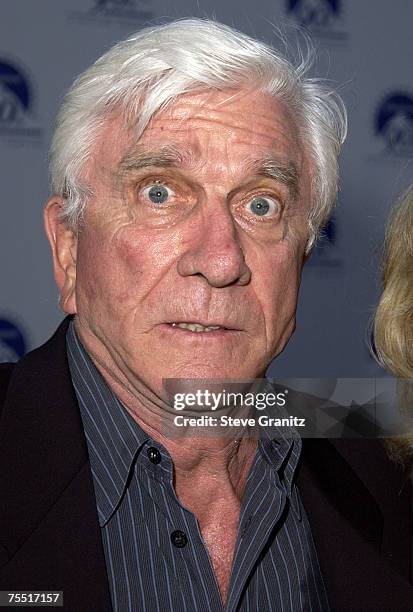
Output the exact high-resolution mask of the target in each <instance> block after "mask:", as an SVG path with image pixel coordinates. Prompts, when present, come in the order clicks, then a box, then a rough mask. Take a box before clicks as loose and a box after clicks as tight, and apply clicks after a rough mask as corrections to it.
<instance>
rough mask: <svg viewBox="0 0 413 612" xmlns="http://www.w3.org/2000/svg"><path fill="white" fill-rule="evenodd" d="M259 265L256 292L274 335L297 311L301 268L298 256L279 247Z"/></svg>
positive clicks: (288, 248)
mask: <svg viewBox="0 0 413 612" xmlns="http://www.w3.org/2000/svg"><path fill="white" fill-rule="evenodd" d="M258 262H260V263H259V264H258V265H257V267H256V268H255V272H256V274H255V277H256V279H257V280H256V283H255V287H256V289H255V292H256V295H257V297H258V298H259V299H260V302H261V306H262V309H263V311H264V316H265V320H266V327H267V332H268V333H271V330H274V329H282V328H283V327H284V325H285V324H286V323H287V322H288V321H289V320H290V319H291V316H292V315H293V314H294V312H295V309H296V304H297V293H298V287H299V279H300V269H301V266H300V265H299V262H298V259H297V253H296V252H293V250H292V249H291V247H290V246H288V245H285V246H281V245H277V247H275V249H274V250H273V252H272V253H271V254H270V255H268V252H267V255H266V256H261V257H260V258H259V259H258ZM263 262H265V263H263ZM260 296H261V298H260Z"/></svg>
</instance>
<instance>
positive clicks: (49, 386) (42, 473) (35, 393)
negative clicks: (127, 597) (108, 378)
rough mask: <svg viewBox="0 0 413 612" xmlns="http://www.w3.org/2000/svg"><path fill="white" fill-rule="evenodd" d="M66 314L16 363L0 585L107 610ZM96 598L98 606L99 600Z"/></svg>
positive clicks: (7, 414)
mask: <svg viewBox="0 0 413 612" xmlns="http://www.w3.org/2000/svg"><path fill="white" fill-rule="evenodd" d="M68 323H69V319H66V320H65V321H64V322H63V323H62V325H61V326H60V327H59V329H58V330H57V332H56V334H55V335H54V336H53V338H52V339H51V340H49V342H47V343H46V344H45V345H44V346H43V347H41V348H40V349H37V350H35V351H33V352H32V353H29V354H28V355H27V356H26V357H24V358H23V359H22V360H21V361H20V362H19V363H18V364H17V365H16V366H15V368H14V370H13V373H12V376H11V379H10V382H9V386H8V390H7V395H6V401H5V405H4V410H3V416H2V421H1V434H0V435H1V438H0V499H2V500H7V503H6V504H2V505H1V507H0V525H1V530H2V531H1V534H0V538H1V539H0V542H1V545H2V549H1V551H0V554H1V556H2V558H1V559H0V565H1V566H2V569H1V570H0V585H1V587H2V588H5V589H12V588H13V589H16V590H18V589H20V590H21V589H25V590H29V589H38V590H39V589H43V590H52V589H58V590H63V591H64V605H65V607H66V606H67V608H68V609H70V610H77V609H79V610H80V609H82V610H88V609H90V610H92V609H99V610H110V609H111V605H110V592H109V585H108V579H107V574H106V565H105V558H104V551H103V546H102V542H101V535H100V528H99V523H98V517H97V511H96V503H95V498H94V490H93V482H92V476H91V471H90V465H89V461H88V454H87V446H86V440H85V437H84V433H83V427H82V422H81V417H80V412H79V408H78V405H77V401H76V397H75V394H74V390H73V387H72V385H71V382H70V375H69V369H68V364H67V358H66V330H67V326H68ZM98 602H99V603H98Z"/></svg>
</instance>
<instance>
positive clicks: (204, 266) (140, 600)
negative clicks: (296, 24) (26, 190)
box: [0, 20, 408, 612]
mask: <svg viewBox="0 0 413 612" xmlns="http://www.w3.org/2000/svg"><path fill="white" fill-rule="evenodd" d="M304 68H305V67H304V66H301V67H299V68H294V67H293V66H292V65H291V64H290V63H289V62H287V61H286V60H285V59H284V58H282V57H280V56H279V55H278V54H277V53H276V52H275V51H274V50H272V49H270V48H269V47H267V46H265V45H264V44H262V43H259V42H257V41H255V40H252V39H250V38H248V37H247V36H245V35H243V34H241V33H239V32H235V31H234V30H231V29H230V28H228V27H225V26H222V25H219V24H216V23H212V22H208V21H201V20H185V21H178V22H175V23H171V24H169V25H165V26H161V27H157V28H153V29H146V30H143V31H141V32H139V33H137V34H136V35H135V36H133V37H132V38H130V39H129V40H127V41H124V42H121V43H119V44H118V45H116V46H115V47H114V48H113V49H111V50H110V51H109V52H108V53H107V54H105V55H104V56H103V57H102V58H100V59H99V60H98V61H97V62H96V63H95V64H94V65H93V66H92V67H91V68H90V69H89V70H87V71H86V72H85V73H84V74H83V75H81V76H80V77H79V78H78V79H77V81H76V82H75V83H74V85H73V87H72V89H71V90H70V91H69V93H68V95H67V97H66V99H65V101H64V103H63V107H62V109H61V111H60V114H59V117H58V120H57V128H56V132H55V135H54V140H53V145H52V151H51V172H52V188H53V196H52V197H51V199H50V200H49V202H48V203H47V206H46V210H45V226H46V231H47V235H48V238H49V241H50V244H51V248H52V253H53V263H54V271H55V277H56V282H57V285H58V287H59V291H60V304H61V307H62V309H63V311H64V312H65V313H67V315H69V316H68V318H67V319H66V320H65V322H64V323H63V324H62V326H61V327H60V328H59V330H58V331H57V333H56V334H55V336H54V337H53V338H52V339H51V340H50V341H49V342H48V343H47V344H46V345H45V346H44V347H42V348H41V349H38V350H37V351H34V352H33V353H32V354H30V355H28V356H27V357H26V358H24V359H23V360H22V362H21V363H19V364H18V365H17V366H15V367H14V368H13V366H11V365H9V366H3V368H2V370H1V371H2V378H1V381H2V385H3V395H4V398H5V399H4V417H3V421H2V440H3V442H2V451H1V456H0V459H1V469H2V482H1V490H0V492H1V495H2V499H3V500H4V499H6V500H7V505H6V508H5V509H4V510H3V513H2V517H1V518H2V522H1V533H0V544H1V548H0V552H1V554H2V570H1V573H0V580H1V585H2V588H4V589H8V590H12V589H14V590H29V589H30V590H33V589H36V590H44V591H45V590H51V589H58V590H63V598H64V605H65V607H66V608H67V609H68V610H97V611H100V610H109V609H113V610H147V611H154V610H157V611H158V612H159V611H166V610H186V611H188V612H192V611H195V610H196V611H198V610H199V611H210V612H218V611H219V610H223V609H225V610H234V611H235V610H255V611H260V612H261V611H266V610H286V611H287V610H294V611H296V610H314V611H315V610H328V609H330V606H331V607H332V608H333V609H343V610H344V609H350V608H349V607H348V606H349V602H350V603H354V607H353V608H352V609H366V607H365V602H366V601H367V602H373V603H374V602H375V601H376V599H375V595H374V594H373V595H370V599H368V597H367V598H366V595H365V590H366V589H365V588H364V587H365V584H366V580H367V582H368V580H370V579H373V577H374V579H375V580H376V579H377V580H379V581H380V584H381V585H384V583H385V582H386V580H387V582H389V580H390V581H391V588H392V589H395V588H396V587H399V591H396V590H395V591H394V594H393V595H390V589H389V588H387V589H386V587H385V586H383V587H382V588H381V591H380V587H377V588H378V590H379V591H380V593H379V594H378V595H377V597H378V598H379V599H378V600H377V601H380V602H384V601H386V597H388V599H387V601H388V602H392V603H394V602H397V597H400V602H404V601H405V599H402V596H401V595H398V593H401V589H402V588H404V583H403V582H402V578H401V577H400V578H399V576H398V575H397V572H396V571H395V572H394V576H393V575H392V576H391V579H389V576H390V574H391V572H392V571H393V570H392V569H390V566H388V567H387V566H386V565H385V562H384V561H382V559H380V553H379V551H378V550H377V542H378V541H380V542H381V541H382V540H381V539H382V537H383V533H384V531H383V525H382V523H381V521H382V520H383V519H382V514H381V513H380V506H379V504H380V500H379V501H377V499H375V498H374V497H372V494H371V492H370V491H369V490H367V489H366V488H365V487H364V485H363V484H362V482H361V480H360V476H358V475H357V474H355V473H354V472H353V471H352V468H350V467H349V466H348V460H349V459H348V457H347V458H345V457H343V456H342V455H340V454H339V453H338V451H337V450H336V449H334V448H333V447H332V445H328V446H326V445H325V444H324V446H322V445H321V446H320V444H321V443H320V442H319V441H316V442H315V445H314V444H313V445H310V447H309V450H308V451H307V452H306V453H303V452H302V443H301V440H300V439H299V437H298V436H297V435H295V434H294V432H291V435H284V436H280V437H278V438H276V439H271V438H267V439H259V440H258V439H257V438H256V437H254V436H245V437H241V438H238V437H237V438H236V439H234V438H232V439H231V437H230V436H228V435H225V436H221V437H220V436H212V437H211V436H208V437H204V438H202V437H199V436H193V435H186V436H184V438H183V439H182V438H179V439H175V438H174V437H173V436H172V437H168V436H166V435H165V429H164V425H165V422H171V421H172V419H173V416H174V410H173V407H172V406H170V405H168V403H167V402H165V399H164V398H165V396H164V393H163V386H162V384H163V380H165V379H188V378H189V379H199V378H202V379H217V378H220V379H246V378H248V379H252V378H256V377H262V376H263V375H264V374H265V370H266V367H267V366H268V364H269V363H270V361H271V360H272V359H273V358H274V357H275V356H276V355H277V354H279V353H280V352H281V351H282V350H283V348H284V346H285V345H286V343H287V341H288V339H289V337H290V336H291V334H292V332H293V330H294V324H295V311H296V303H297V294H298V289H299V284H300V275H301V269H302V266H303V263H304V261H305V259H306V257H307V255H308V254H309V251H310V249H311V246H312V244H313V243H314V240H315V238H316V236H317V232H318V230H319V229H320V227H321V226H322V224H323V222H325V220H326V219H327V218H328V215H329V213H330V210H331V207H332V204H333V201H334V198H335V193H336V186H337V155H338V152H339V147H340V144H341V142H342V140H343V138H344V135H345V114H344V111H343V109H342V105H341V102H340V100H339V99H338V98H335V97H334V96H333V94H331V93H330V92H328V90H326V89H324V88H323V87H322V86H321V85H320V84H318V83H316V82H314V81H311V80H307V79H306V78H305V77H304V75H303V70H304ZM317 444H318V446H317ZM326 444H327V443H326ZM300 456H301V463H300ZM303 457H304V459H303ZM374 461H375V462H376V471H374V474H376V475H377V470H378V469H382V468H381V467H380V466H381V465H383V466H385V467H384V468H383V469H385V470H387V472H388V473H389V474H390V468H389V467H388V466H387V463H385V459H384V456H383V455H381V454H380V452H379V451H377V452H376V456H375V458H374ZM380 462H381V463H380ZM361 463H363V462H361ZM300 466H301V467H300ZM361 467H362V466H361ZM320 468H321V469H320ZM324 468H325V470H324ZM329 470H331V471H329ZM361 471H363V470H361ZM364 476H365V477H367V476H368V470H364ZM373 477H374V475H373ZM394 478H395V477H394ZM394 478H393V473H391V479H393V480H392V482H391V485H390V489H391V490H390V491H388V490H387V491H385V492H383V491H382V495H383V496H385V493H386V494H387V495H388V497H390V496H391V494H392V493H393V489H394V487H397V486H398V485H397V483H395V480H394ZM389 479H390V477H389ZM391 479H390V480H391ZM391 487H393V489H392V488H391ZM379 488H380V487H377V483H376V489H379ZM353 495H354V496H355V497H353V498H352V496H353ZM354 499H356V501H357V504H359V505H358V506H357V511H356V510H355V508H354ZM392 499H393V498H392ZM386 500H387V497H386ZM382 501H383V500H382ZM393 502H394V504H395V505H394V506H393V507H392V508H393V510H397V511H398V512H399V511H400V514H401V515H402V516H403V517H404V519H403V520H406V521H407V520H408V519H407V518H406V516H407V511H406V513H405V514H403V512H404V511H405V510H406V507H407V506H406V504H405V505H404V506H403V503H405V500H404V501H403V503H402V501H400V500H396V501H394V500H393ZM396 502H398V503H399V505H400V508H401V509H400V508H399V507H398V506H397V503H396ZM385 503H386V501H383V506H385ZM360 504H362V506H361V505H360ZM387 510H388V507H387ZM383 512H384V511H383ZM360 513H361V515H362V516H360ZM371 521H373V522H371ZM374 521H375V522H374ZM405 527H406V526H405V525H404V528H405ZM386 529H387V524H386ZM407 532H408V529H407V528H405V529H404V533H407ZM389 534H390V535H392V537H393V539H391V538H390V535H389ZM385 535H386V537H388V538H390V540H389V541H388V542H387V541H386V544H385V545H383V546H384V547H383V549H382V552H383V554H384V553H385V554H387V555H388V556H391V555H392V554H394V555H396V556H397V555H398V556H397V561H399V557H400V555H402V553H400V551H399V550H398V548H397V546H396V545H395V543H394V542H395V540H396V537H395V536H394V534H392V533H391V532H390V531H385ZM341 536H342V538H343V540H344V543H343V542H341V540H340V537H341ZM346 542H347V543H348V545H347V544H346ZM386 547H387V548H386ZM403 552H406V548H403ZM357 560H360V563H359V565H358V567H354V566H355V565H356V562H357ZM405 561H406V560H405ZM405 565H406V564H405ZM363 573H364V574H363ZM351 585H353V588H354V591H353V593H351V592H350V593H349V587H350V586H351ZM363 597H364V599H363ZM389 605H390V603H389ZM359 606H360V607H359ZM399 606H402V604H401V603H399ZM375 609H378V608H377V607H376V608H375ZM383 609H384V608H383ZM399 609H402V607H399ZM406 609H407V608H406Z"/></svg>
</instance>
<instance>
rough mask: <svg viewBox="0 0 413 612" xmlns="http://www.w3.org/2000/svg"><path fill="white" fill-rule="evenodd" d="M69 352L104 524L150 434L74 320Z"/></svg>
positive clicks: (101, 524) (100, 516) (68, 343)
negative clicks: (92, 355) (131, 411)
mask: <svg viewBox="0 0 413 612" xmlns="http://www.w3.org/2000/svg"><path fill="white" fill-rule="evenodd" d="M67 354H68V360H69V368H70V374H71V377H72V382H73V386H74V388H75V392H76V396H77V400H78V402H79V407H80V413H81V417H82V422H83V427H84V431H85V435H86V440H87V446H88V452H89V460H90V465H91V470H92V475H93V478H94V485H95V495H96V505H97V510H98V516H99V524H100V526H101V527H102V526H103V525H105V524H106V523H107V521H108V520H109V518H110V517H111V516H112V514H113V512H114V511H115V509H116V507H117V506H118V504H119V501H120V499H121V498H122V496H123V493H124V490H125V487H126V484H127V482H128V477H129V473H130V470H131V467H132V465H133V463H134V459H135V458H136V456H137V455H138V454H139V452H140V451H141V450H142V447H143V446H144V445H145V443H146V442H147V441H148V440H149V439H150V437H149V435H148V434H147V433H146V432H145V431H144V430H143V429H142V428H141V427H140V426H139V425H138V424H137V423H136V421H135V420H134V419H133V418H132V416H131V415H130V414H129V413H128V412H127V410H126V409H125V408H124V406H123V404H122V403H121V402H120V401H119V400H118V398H117V397H116V395H115V394H114V393H113V391H112V390H111V389H110V387H109V386H108V385H107V384H106V382H105V381H104V379H103V378H102V376H101V374H100V373H99V371H98V370H97V368H96V366H95V365H94V363H93V362H92V360H91V358H90V357H89V355H88V353H87V352H86V350H85V349H84V347H83V346H82V344H81V343H80V341H79V339H78V337H77V335H76V332H75V329H74V323H73V321H71V323H70V325H69V328H68V331H67Z"/></svg>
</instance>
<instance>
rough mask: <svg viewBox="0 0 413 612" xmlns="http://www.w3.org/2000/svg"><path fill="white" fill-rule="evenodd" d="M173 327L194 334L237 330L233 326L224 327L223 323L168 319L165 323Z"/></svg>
mask: <svg viewBox="0 0 413 612" xmlns="http://www.w3.org/2000/svg"><path fill="white" fill-rule="evenodd" d="M167 325H168V326H169V327H172V328H173V329H183V330H186V331H190V332H193V333H195V334H203V333H213V332H224V331H239V330H236V329H234V328H230V327H225V326H224V325H215V324H214V325H203V324H202V323H199V322H195V321H170V322H168V323H167Z"/></svg>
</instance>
